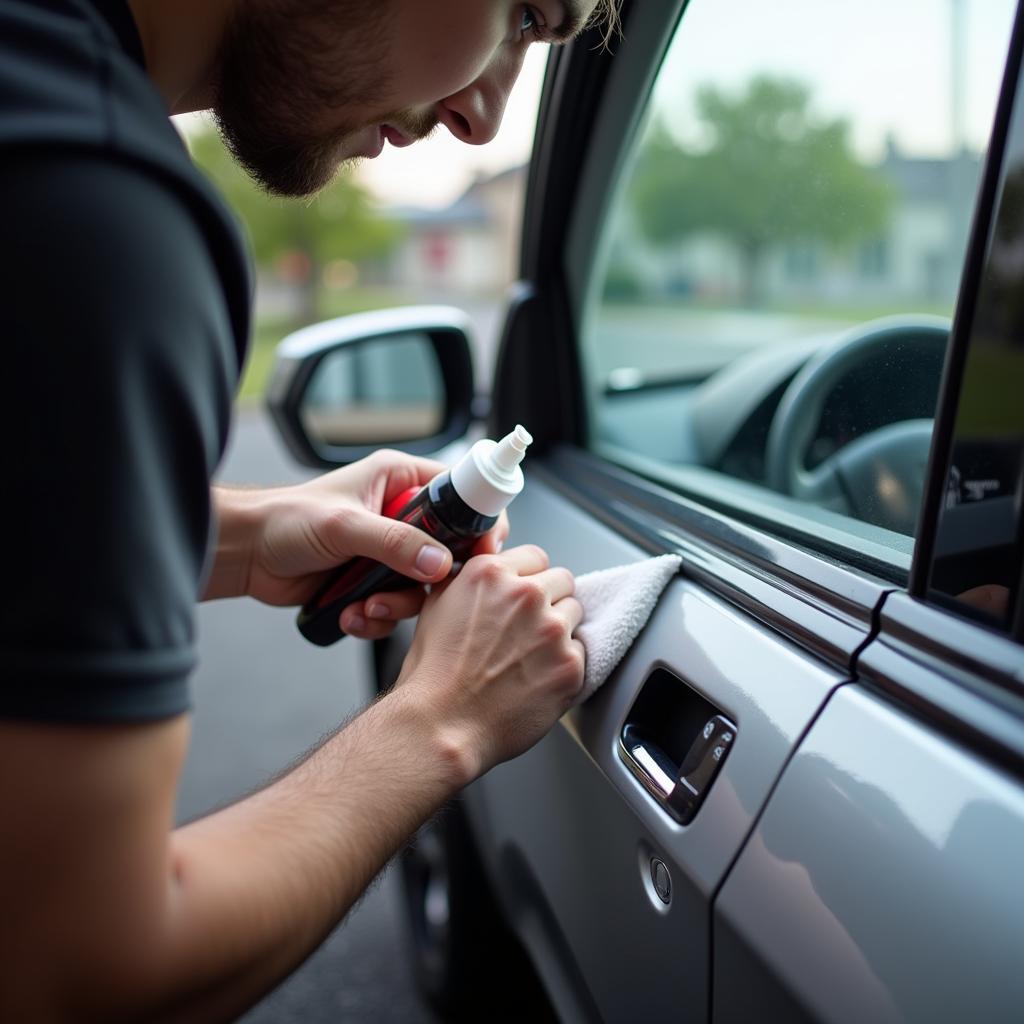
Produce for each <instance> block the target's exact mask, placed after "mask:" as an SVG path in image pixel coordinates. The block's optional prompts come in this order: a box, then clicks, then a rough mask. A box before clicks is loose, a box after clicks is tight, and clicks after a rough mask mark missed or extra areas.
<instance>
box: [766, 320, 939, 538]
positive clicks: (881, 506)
mask: <svg viewBox="0 0 1024 1024" xmlns="http://www.w3.org/2000/svg"><path fill="white" fill-rule="evenodd" d="M949 331H950V321H949V320H947V319H945V318H944V317H933V316H901V317H885V318H884V319H881V320H873V321H871V322H870V323H866V324H862V325H860V326H858V327H855V328H853V329H852V330H850V331H848V332H846V333H845V334H843V335H841V336H840V337H839V338H837V339H836V340H835V341H834V342H832V343H831V344H829V345H826V346H824V347H823V348H822V349H820V350H819V351H818V352H817V353H815V355H814V356H812V357H811V359H810V360H809V361H808V362H807V363H806V364H805V365H804V367H803V369H801V370H800V372H799V373H797V375H796V376H795V377H794V378H793V380H792V382H791V383H790V385H789V387H787V388H786V391H785V393H784V394H783V396H782V401H781V402H780V403H779V407H778V409H777V410H776V411H775V416H774V417H773V419H772V423H771V427H770V429H769V431H768V444H767V451H766V463H765V475H766V477H767V482H768V486H769V487H772V488H774V489H775V490H777V491H781V492H782V493H783V494H791V495H793V496H794V497H796V498H800V499H802V500H804V501H809V502H813V503H815V504H816V505H821V506H823V507H825V508H830V509H833V510H835V511H837V512H842V513H844V514H846V515H850V516H853V517H854V518H856V519H861V520H864V521H866V522H869V523H874V524H875V525H876V526H883V527H885V528H887V529H889V530H896V531H897V532H899V533H904V534H908V535H913V533H914V529H915V526H916V522H917V514H918V509H919V507H920V504H921V495H922V492H923V489H924V475H925V468H926V465H927V462H928V451H929V448H930V447H931V438H932V422H933V421H932V420H930V419H917V420H901V421H898V422H896V423H890V424H888V425H886V426H884V427H880V428H879V429H878V430H872V431H870V432H869V433H867V434H864V435H862V436H861V437H858V438H856V439H855V440H853V441H851V442H850V443H849V444H846V445H844V446H843V447H842V448H840V449H839V451H837V452H834V453H833V454H832V455H830V456H829V457H828V458H827V459H825V461H824V462H822V463H821V465H819V466H816V467H815V468H814V469H808V468H807V466H806V461H805V460H806V457H807V449H808V447H809V446H810V443H811V441H812V440H813V438H814V436H815V433H816V432H817V429H818V424H819V423H820V422H821V414H822V410H823V408H824V405H825V401H826V399H827V398H828V396H829V395H830V394H831V392H832V390H833V389H834V388H835V386H836V385H837V384H839V382H840V381H841V380H842V379H843V378H844V377H846V375H847V374H849V373H850V372H851V371H852V370H854V369H856V368H858V367H860V366H863V365H864V364H866V363H871V362H876V363H877V364H878V369H879V372H880V373H884V372H885V361H886V359H887V358H890V357H891V356H892V354H893V352H894V351H896V350H902V351H903V352H908V351H909V352H911V353H917V352H920V353H921V354H922V355H925V354H927V355H930V356H933V357H934V355H935V350H936V347H937V346H941V348H942V349H944V348H945V346H946V344H947V342H948V341H949Z"/></svg>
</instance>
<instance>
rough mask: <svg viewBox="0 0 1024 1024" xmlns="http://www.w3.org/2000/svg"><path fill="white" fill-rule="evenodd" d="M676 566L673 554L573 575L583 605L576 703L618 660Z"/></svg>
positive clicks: (588, 694)
mask: <svg viewBox="0 0 1024 1024" xmlns="http://www.w3.org/2000/svg"><path fill="white" fill-rule="evenodd" d="M682 562H683V560H682V559H681V558H680V557H679V556H678V555H659V556H658V557H657V558H646V559H644V560H643V561H642V562H633V563H631V564H630V565H619V566H616V567H615V568H614V569H600V570H598V571H597V572H590V573H587V574H586V575H585V576H579V577H577V579H576V600H577V601H579V603H580V604H581V605H583V621H582V622H581V623H580V625H579V626H578V627H577V628H576V633H575V636H576V637H577V638H578V639H579V640H581V641H582V642H583V646H584V647H585V648H586V651H587V667H586V672H585V674H584V677H583V689H582V690H581V691H580V694H579V696H578V697H577V698H576V703H577V704H582V703H583V701H585V700H586V699H587V698H588V697H591V696H593V694H594V693H595V691H596V690H597V688H598V687H599V686H600V685H601V684H602V683H603V682H604V681H605V680H606V679H607V678H608V677H609V676H610V675H611V673H612V670H613V669H614V668H615V666H616V665H618V663H619V662H620V661H622V658H623V656H624V655H625V653H626V651H628V650H629V648H630V645H631V644H632V643H633V641H634V640H635V639H636V638H637V636H638V635H639V634H640V630H641V629H643V628H644V626H645V625H646V624H647V620H648V619H649V618H650V617H651V612H652V611H654V606H655V605H656V604H657V603H658V598H659V597H661V592H662V591H663V590H664V589H665V587H666V586H668V581H669V580H670V579H672V577H673V576H675V574H676V573H677V572H679V566H680V565H682Z"/></svg>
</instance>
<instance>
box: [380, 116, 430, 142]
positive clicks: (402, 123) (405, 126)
mask: <svg viewBox="0 0 1024 1024" xmlns="http://www.w3.org/2000/svg"><path fill="white" fill-rule="evenodd" d="M377 120H378V123H380V124H390V125H392V126H393V127H395V128H397V129H398V130H399V131H400V132H401V133H402V134H403V135H404V136H406V138H409V139H412V140H413V141H415V142H419V141H420V140H421V139H425V138H426V137H427V136H428V135H430V133H431V132H433V130H434V129H435V128H436V127H437V126H438V125H439V124H440V123H441V119H440V118H439V117H438V116H437V114H436V113H435V112H434V111H433V110H424V111H422V112H418V111H415V110H395V111H392V112H391V113H390V114H387V115H385V116H384V117H381V118H379V119H377Z"/></svg>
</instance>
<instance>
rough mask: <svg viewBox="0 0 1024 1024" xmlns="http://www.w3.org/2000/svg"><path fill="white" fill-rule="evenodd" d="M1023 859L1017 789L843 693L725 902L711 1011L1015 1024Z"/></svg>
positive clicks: (925, 730) (751, 846)
mask: <svg viewBox="0 0 1024 1024" xmlns="http://www.w3.org/2000/svg"><path fill="white" fill-rule="evenodd" d="M1022 866H1024V793H1022V791H1021V787H1020V785H1019V783H1018V781H1017V780H1016V779H1014V778H1012V777H1011V776H1009V775H1006V774H1003V773H1002V772H1001V771H1000V770H999V769H996V768H993V767H991V766H990V765H989V764H988V763H986V762H985V761H984V760H982V759H981V758H979V757H977V756H976V755H975V754H973V753H969V752H967V751H965V750H962V749H960V748H959V747H958V746H957V745H955V744H953V743H951V742H949V740H948V739H947V738H946V737H945V736H942V735H940V734H938V733H937V732H935V731H933V730H932V729H931V728H930V727H929V726H927V725H924V724H922V723H921V722H919V721H918V720H916V719H914V718H912V717H910V716H909V715H908V714H906V713H904V712H902V711H900V710H898V709H897V708H896V707H894V706H893V705H891V704H889V703H888V702H886V701H885V700H883V699H882V698H880V697H879V696H877V695H875V694H874V693H873V692H871V691H869V690H868V689H867V688H865V687H862V686H859V685H857V686H849V687H844V688H842V689H841V690H840V691H839V692H838V693H837V694H836V695H835V696H833V698H832V699H831V701H830V702H829V704H828V706H827V708H826V709H825V711H824V712H823V714H822V715H821V717H820V718H819V720H818V721H817V722H816V723H815V725H814V727H813V728H812V729H811V731H810V733H809V734H808V736H807V739H806V740H805V741H804V743H803V744H802V745H801V747H800V750H799V751H798V753H797V755H796V756H795V757H794V759H793V761H792V762H791V763H790V765H789V766H788V767H787V769H786V771H785V773H784V774H783V776H782V779H781V781H780V783H779V786H778V788H777V790H776V792H775V793H774V795H773V796H772V799H771V802H770V803H769V805H768V807H767V809H766V811H765V813H764V815H763V817H762V819H761V821H760V822H759V823H758V827H757V829H756V831H755V832H754V834H753V836H752V837H751V839H750V841H749V843H748V844H747V845H746V847H745V849H744V851H743V853H742V855H741V856H740V858H739V860H738V861H737V863H736V867H735V868H734V870H733V871H732V873H731V874H730V875H729V878H728V880H727V881H726V883H725V886H724V887H723V889H722V892H721V895H720V896H719V898H718V901H717V902H716V904H715V936H714V942H715V957H714V982H713V990H714V1020H715V1021H719V1022H726V1021H747V1020H751V1019H753V1018H754V1017H755V1016H758V1017H761V1018H762V1019H778V1018H775V1017H772V1016H771V1014H772V1013H779V1012H781V1013H784V1014H785V1016H786V1019H794V1017H795V1018H796V1019H799V1018H800V1017H801V1016H804V1015H806V1016H807V1017H808V1018H809V1019H814V1020H819V1021H835V1022H851V1024H852V1022H858V1024H859V1022H862V1021H868V1020H869V1021H872V1022H879V1024H880V1022H884V1021H896V1020H921V1021H934V1022H941V1021H966V1020H976V1021H982V1020H984V1021H993V1022H994V1021H1010V1020H1020V1015H1021V1007H1024V972H1022V971H1021V969H1020V966H1021V951H1022V950H1024V882H1022V876H1021V871H1022Z"/></svg>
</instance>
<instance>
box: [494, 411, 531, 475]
mask: <svg viewBox="0 0 1024 1024" xmlns="http://www.w3.org/2000/svg"><path fill="white" fill-rule="evenodd" d="M531 444H533V437H532V435H531V434H530V432H529V431H528V430H527V429H526V427H524V426H522V425H521V424H519V423H517V424H516V429H515V430H513V431H512V433H511V434H506V435H505V436H504V437H503V438H502V439H501V440H500V441H499V442H498V444H497V447H495V448H494V449H493V450H492V451H491V463H492V465H493V466H494V468H495V469H496V470H497V471H498V472H499V473H502V474H505V473H511V472H512V471H513V470H514V469H515V468H516V466H518V465H519V463H520V462H522V461H523V456H524V455H525V454H526V449H527V448H528V447H529V446H530V445H531Z"/></svg>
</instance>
